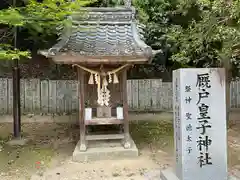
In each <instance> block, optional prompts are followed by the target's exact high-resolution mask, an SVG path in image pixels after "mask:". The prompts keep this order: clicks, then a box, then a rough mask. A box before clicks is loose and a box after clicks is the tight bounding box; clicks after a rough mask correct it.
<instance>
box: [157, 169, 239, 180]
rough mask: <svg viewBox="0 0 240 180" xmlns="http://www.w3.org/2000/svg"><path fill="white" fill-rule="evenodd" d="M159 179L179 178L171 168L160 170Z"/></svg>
mask: <svg viewBox="0 0 240 180" xmlns="http://www.w3.org/2000/svg"><path fill="white" fill-rule="evenodd" d="M160 178H161V180H180V179H178V177H177V176H176V175H175V173H174V172H173V170H172V169H165V170H162V171H161V174H160ZM228 180H238V178H236V177H234V176H228Z"/></svg>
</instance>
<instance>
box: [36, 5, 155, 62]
mask: <svg viewBox="0 0 240 180" xmlns="http://www.w3.org/2000/svg"><path fill="white" fill-rule="evenodd" d="M70 22H71V25H69V26H68V27H64V28H63V30H62V32H61V34H60V40H59V42H58V43H57V44H55V45H54V46H53V47H52V48H50V49H49V50H46V51H40V54H43V55H45V56H47V57H56V58H55V59H56V60H55V61H57V62H59V63H61V62H60V61H69V63H76V61H83V60H84V61H86V59H101V58H105V59H115V60H116V59H122V60H123V59H125V60H126V61H128V60H131V61H134V59H136V60H137V59H141V60H142V61H149V60H150V59H151V58H152V56H153V54H154V53H153V51H152V49H151V47H149V46H148V45H146V44H145V42H144V41H143V40H142V38H141V35H140V33H139V29H138V26H137V23H136V20H135V9H134V8H133V7H129V8H127V7H118V8H86V9H84V10H81V12H80V11H79V12H77V13H74V14H72V16H71V18H70ZM64 56H65V57H66V58H68V60H67V59H66V58H62V57H64ZM80 57H82V58H80ZM73 59H74V60H73ZM89 61H90V60H89ZM65 63H68V62H65Z"/></svg>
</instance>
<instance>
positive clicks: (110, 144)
mask: <svg viewBox="0 0 240 180" xmlns="http://www.w3.org/2000/svg"><path fill="white" fill-rule="evenodd" d="M130 142H131V147H130V148H129V149H125V148H124V147H123V145H122V143H121V141H120V140H108V141H89V144H88V148H87V150H86V151H85V152H82V151H80V150H79V147H80V143H79V142H78V143H77V145H76V147H75V150H74V152H73V156H72V159H73V161H75V162H87V161H97V160H114V159H125V158H136V157H138V149H137V147H136V145H135V143H134V141H133V140H132V139H130Z"/></svg>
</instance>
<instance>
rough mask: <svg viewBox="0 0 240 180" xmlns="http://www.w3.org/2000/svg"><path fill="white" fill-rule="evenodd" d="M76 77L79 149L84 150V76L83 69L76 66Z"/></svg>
mask: <svg viewBox="0 0 240 180" xmlns="http://www.w3.org/2000/svg"><path fill="white" fill-rule="evenodd" d="M78 79H79V98H80V100H79V108H80V109H79V115H80V117H79V120H80V122H79V124H80V147H79V149H80V151H86V150H87V146H86V127H85V103H84V102H85V98H84V93H85V82H84V80H85V78H84V72H83V70H81V69H79V68H78Z"/></svg>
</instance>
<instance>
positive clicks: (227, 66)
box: [223, 60, 232, 120]
mask: <svg viewBox="0 0 240 180" xmlns="http://www.w3.org/2000/svg"><path fill="white" fill-rule="evenodd" d="M223 67H224V68H225V78H226V79H225V83H226V120H229V113H230V110H231V97H230V86H231V80H232V71H231V62H230V60H226V61H224V62H223Z"/></svg>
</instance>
